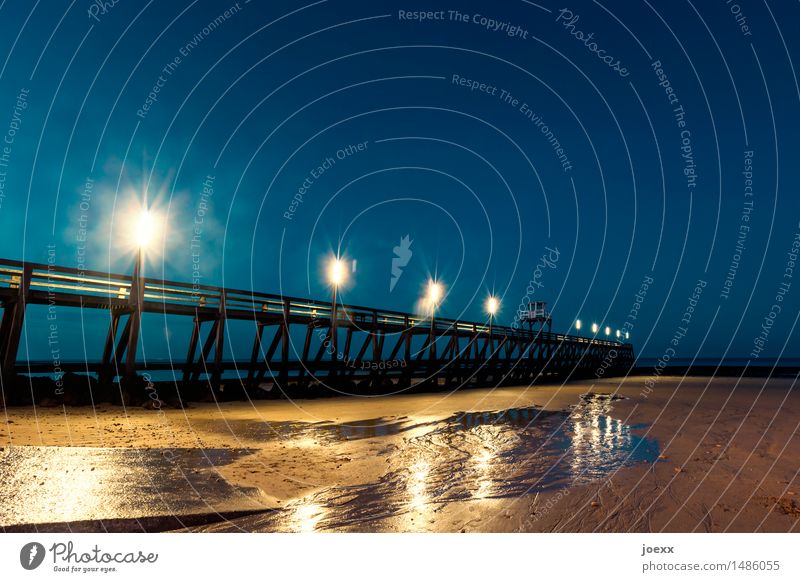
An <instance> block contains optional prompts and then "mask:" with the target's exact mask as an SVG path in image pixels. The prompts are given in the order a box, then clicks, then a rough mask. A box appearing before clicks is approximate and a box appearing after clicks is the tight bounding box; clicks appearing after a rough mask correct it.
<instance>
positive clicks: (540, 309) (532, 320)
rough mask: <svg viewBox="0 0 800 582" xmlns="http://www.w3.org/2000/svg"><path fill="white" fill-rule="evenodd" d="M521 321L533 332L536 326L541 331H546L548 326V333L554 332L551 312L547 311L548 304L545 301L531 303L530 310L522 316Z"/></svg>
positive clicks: (529, 304)
mask: <svg viewBox="0 0 800 582" xmlns="http://www.w3.org/2000/svg"><path fill="white" fill-rule="evenodd" d="M519 319H520V321H521V322H523V323H527V324H528V327H529V328H530V329H531V331H533V328H534V326H538V327H539V330H540V331H544V328H545V326H547V331H548V332H550V331H552V328H553V319H552V318H551V317H550V312H549V311H547V303H546V302H545V301H531V302H530V303H528V309H527V310H526V311H523V312H522V313H521V314H520V318H519Z"/></svg>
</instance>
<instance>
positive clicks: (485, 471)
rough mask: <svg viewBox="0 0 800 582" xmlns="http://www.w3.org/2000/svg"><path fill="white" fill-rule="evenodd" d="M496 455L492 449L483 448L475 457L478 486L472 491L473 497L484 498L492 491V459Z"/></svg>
mask: <svg viewBox="0 0 800 582" xmlns="http://www.w3.org/2000/svg"><path fill="white" fill-rule="evenodd" d="M496 457H497V455H496V454H495V452H494V451H492V450H489V449H484V450H483V451H481V452H480V454H478V455H477V456H476V457H475V469H476V471H477V473H478V476H477V483H478V487H477V488H476V489H475V491H473V493H472V496H473V497H474V498H475V499H485V498H487V497H489V495H491V493H492V489H493V487H492V485H493V481H492V476H491V473H492V461H494V459H495V458H496Z"/></svg>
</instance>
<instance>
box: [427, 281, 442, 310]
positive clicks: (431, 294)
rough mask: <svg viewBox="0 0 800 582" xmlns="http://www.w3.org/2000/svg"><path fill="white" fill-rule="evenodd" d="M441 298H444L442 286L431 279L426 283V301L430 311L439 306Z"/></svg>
mask: <svg viewBox="0 0 800 582" xmlns="http://www.w3.org/2000/svg"><path fill="white" fill-rule="evenodd" d="M442 297H444V286H443V285H442V284H441V283H439V282H438V281H434V280H433V279H431V280H430V281H428V295H427V297H426V299H427V301H428V305H429V306H430V309H431V311H433V310H435V309H436V306H437V305H439V302H440V301H441V300H442Z"/></svg>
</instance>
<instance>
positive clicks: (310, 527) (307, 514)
mask: <svg viewBox="0 0 800 582" xmlns="http://www.w3.org/2000/svg"><path fill="white" fill-rule="evenodd" d="M324 516H325V508H324V507H322V506H321V505H319V504H317V503H308V502H305V501H300V502H299V504H298V505H297V507H295V508H294V511H293V512H292V514H291V516H290V517H289V520H290V523H289V531H293V532H313V531H316V529H317V524H318V523H319V521H320V520H321V519H322V518H323V517H324Z"/></svg>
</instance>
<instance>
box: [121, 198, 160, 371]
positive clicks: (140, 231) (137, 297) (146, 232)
mask: <svg viewBox="0 0 800 582" xmlns="http://www.w3.org/2000/svg"><path fill="white" fill-rule="evenodd" d="M157 229H158V221H157V220H156V217H155V215H154V214H153V212H152V211H151V210H148V209H147V208H145V209H143V210H142V211H141V212H140V213H139V216H138V217H136V223H135V225H134V227H133V242H134V244H135V246H136V263H135V265H134V267H133V279H132V280H131V293H130V296H129V297H128V304H129V305H130V308H131V315H130V318H131V320H130V328H129V330H128V350H127V355H126V360H125V375H126V376H127V377H128V378H129V379H130V378H132V377H133V376H134V375H135V374H136V348H137V344H138V342H139V329H140V327H141V322H142V309H143V307H144V254H145V251H146V250H147V248H148V247H149V246H150V245H151V244H152V242H153V240H154V239H155V237H156V234H157Z"/></svg>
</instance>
